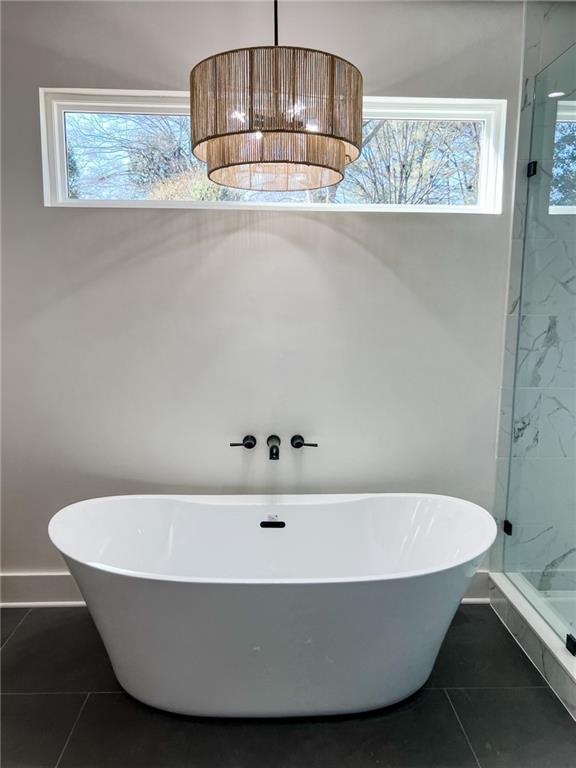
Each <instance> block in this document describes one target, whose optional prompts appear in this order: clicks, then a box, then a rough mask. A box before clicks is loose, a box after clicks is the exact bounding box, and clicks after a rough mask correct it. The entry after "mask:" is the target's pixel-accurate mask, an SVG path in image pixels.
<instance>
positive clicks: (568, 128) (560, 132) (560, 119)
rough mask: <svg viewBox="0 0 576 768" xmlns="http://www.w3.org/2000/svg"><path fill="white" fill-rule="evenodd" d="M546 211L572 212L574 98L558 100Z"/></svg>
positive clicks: (575, 192)
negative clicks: (547, 209) (548, 201)
mask: <svg viewBox="0 0 576 768" xmlns="http://www.w3.org/2000/svg"><path fill="white" fill-rule="evenodd" d="M549 213H551V214H572V215H573V214H575V213H576V101H559V102H558V108H557V113H556V128H555V131H554V148H553V157H552V178H551V181H550V207H549Z"/></svg>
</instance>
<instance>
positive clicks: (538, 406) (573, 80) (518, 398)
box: [502, 45, 576, 650]
mask: <svg viewBox="0 0 576 768" xmlns="http://www.w3.org/2000/svg"><path fill="white" fill-rule="evenodd" d="M532 104H533V110H532V126H531V147H530V162H529V164H528V167H527V169H526V172H527V176H528V177H529V178H528V197H527V208H526V216H525V221H524V227H523V238H524V242H523V259H522V271H521V284H520V291H519V299H518V300H519V306H518V308H517V312H516V316H517V318H518V322H519V324H518V328H517V335H516V340H515V364H514V365H515V370H514V380H513V389H512V391H511V392H510V395H511V406H512V419H511V435H510V437H511V439H510V441H509V446H510V448H509V457H508V458H509V473H508V478H507V504H506V514H505V517H506V521H505V523H504V531H505V534H507V535H504V536H503V562H502V569H503V571H504V572H505V573H506V574H507V575H508V577H509V579H510V580H511V581H512V582H513V584H514V585H515V586H516V587H517V588H518V589H519V590H520V591H521V592H522V594H523V595H524V597H526V598H527V599H528V600H529V602H530V603H531V604H532V606H533V607H534V608H536V610H537V611H538V612H539V614H540V615H541V616H542V618H543V619H545V621H546V622H547V623H548V624H549V625H550V627H551V628H552V629H553V630H554V632H556V633H557V634H558V636H559V637H560V638H561V639H562V640H563V642H565V643H566V646H567V649H573V650H576V649H574V647H573V640H571V638H574V636H576V45H575V46H572V47H571V48H569V49H568V50H566V51H565V52H564V53H563V54H562V55H561V56H560V57H558V58H557V59H555V60H554V61H553V62H552V63H551V64H549V65H548V66H547V67H545V68H544V69H543V70H542V71H540V72H539V73H538V75H537V76H536V77H535V80H534V98H533V102H532Z"/></svg>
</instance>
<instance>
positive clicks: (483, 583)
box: [0, 571, 489, 607]
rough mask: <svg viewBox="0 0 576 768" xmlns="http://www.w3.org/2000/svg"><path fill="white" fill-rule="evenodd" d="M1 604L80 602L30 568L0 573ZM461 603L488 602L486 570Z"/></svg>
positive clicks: (62, 574)
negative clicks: (24, 570) (22, 570)
mask: <svg viewBox="0 0 576 768" xmlns="http://www.w3.org/2000/svg"><path fill="white" fill-rule="evenodd" d="M0 595H1V596H2V599H1V603H0V604H1V605H4V606H6V605H11V606H14V607H15V606H25V607H33V606H35V605H38V606H41V605H52V606H57V605H84V601H83V600H82V595H81V594H80V592H79V591H78V587H77V586H76V584H75V582H74V579H73V578H72V576H71V575H70V574H69V573H68V571H31V572H20V571H18V572H11V573H2V574H0ZM462 602H463V603H487V602H489V589H488V571H478V572H477V573H476V575H475V576H474V578H473V580H472V584H471V585H470V589H469V590H468V592H466V594H465V595H464V599H463V600H462Z"/></svg>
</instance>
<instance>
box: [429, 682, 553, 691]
mask: <svg viewBox="0 0 576 768" xmlns="http://www.w3.org/2000/svg"><path fill="white" fill-rule="evenodd" d="M548 687H549V686H548V685H546V684H545V683H543V684H542V685H443V686H442V685H435V686H433V685H430V686H425V687H424V688H423V690H425V691H516V690H521V691H525V690H532V689H533V688H536V689H537V690H541V689H542V688H548Z"/></svg>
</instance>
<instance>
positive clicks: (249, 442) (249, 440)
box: [230, 435, 256, 450]
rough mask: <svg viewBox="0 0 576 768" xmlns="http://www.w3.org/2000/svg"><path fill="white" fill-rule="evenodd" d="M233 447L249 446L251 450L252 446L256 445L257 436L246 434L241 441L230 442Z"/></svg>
mask: <svg viewBox="0 0 576 768" xmlns="http://www.w3.org/2000/svg"><path fill="white" fill-rule="evenodd" d="M230 447H231V448H237V447H239V448H248V450H251V449H252V448H255V447H256V438H255V437H254V435H246V437H243V438H242V442H241V443H230Z"/></svg>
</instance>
